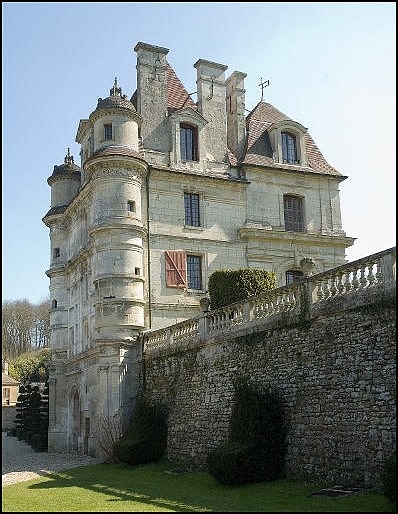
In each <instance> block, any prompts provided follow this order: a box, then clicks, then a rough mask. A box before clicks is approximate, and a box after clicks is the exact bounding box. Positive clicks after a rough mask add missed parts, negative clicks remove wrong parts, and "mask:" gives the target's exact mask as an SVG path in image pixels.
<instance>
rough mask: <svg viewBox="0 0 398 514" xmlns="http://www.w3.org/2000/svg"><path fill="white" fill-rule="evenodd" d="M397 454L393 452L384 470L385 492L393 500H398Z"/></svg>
mask: <svg viewBox="0 0 398 514" xmlns="http://www.w3.org/2000/svg"><path fill="white" fill-rule="evenodd" d="M396 467H397V462H396V455H395V453H393V454H392V455H391V456H390V457H389V458H388V459H387V461H386V462H385V464H384V470H383V493H384V495H385V496H387V498H388V499H389V500H391V501H393V502H395V501H396V475H395V473H396Z"/></svg>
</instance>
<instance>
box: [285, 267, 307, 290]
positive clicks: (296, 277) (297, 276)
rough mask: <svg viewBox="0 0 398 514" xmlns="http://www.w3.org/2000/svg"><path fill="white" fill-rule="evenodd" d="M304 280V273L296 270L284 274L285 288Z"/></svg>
mask: <svg viewBox="0 0 398 514" xmlns="http://www.w3.org/2000/svg"><path fill="white" fill-rule="evenodd" d="M290 278H291V280H290ZM304 278H305V276H304V273H303V272H302V271H301V270H298V269H289V270H286V272H285V282H286V285H287V286H290V285H291V284H295V283H297V282H301V281H302V280H303V279H304Z"/></svg>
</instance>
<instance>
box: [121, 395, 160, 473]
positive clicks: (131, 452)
mask: <svg viewBox="0 0 398 514" xmlns="http://www.w3.org/2000/svg"><path fill="white" fill-rule="evenodd" d="M166 445H167V411H166V409H165V408H164V406H162V405H161V404H160V403H150V402H149V401H147V400H146V399H145V398H141V399H139V400H138V401H137V405H136V409H135V412H134V416H133V419H132V423H131V427H130V430H129V432H128V433H127V435H126V436H124V437H122V438H120V439H119V440H118V441H116V442H115V443H114V445H113V452H114V455H115V457H116V458H117V459H118V460H120V461H121V462H126V463H128V464H143V463H147V462H155V461H157V460H160V459H161V458H162V457H163V455H164V452H165V451H166Z"/></svg>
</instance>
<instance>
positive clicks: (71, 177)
mask: <svg viewBox="0 0 398 514" xmlns="http://www.w3.org/2000/svg"><path fill="white" fill-rule="evenodd" d="M80 172H81V169H80V168H79V166H77V165H76V164H75V163H74V162H73V155H71V154H70V149H69V148H68V152H67V154H66V156H65V159H64V164H61V165H60V166H54V171H53V173H52V175H51V176H50V177H48V179H47V183H48V185H49V186H50V187H51V209H55V208H56V207H63V206H67V205H69V204H70V202H71V201H72V200H73V198H74V197H75V196H76V195H77V193H78V191H79V187H80V183H81V173H80Z"/></svg>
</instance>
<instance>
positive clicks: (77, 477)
mask: <svg viewBox="0 0 398 514" xmlns="http://www.w3.org/2000/svg"><path fill="white" fill-rule="evenodd" d="M175 469H176V466H175V465H173V464H172V463H170V462H167V461H165V460H164V461H160V462H157V463H153V464H145V465H138V466H128V465H126V464H99V465H96V466H85V467H80V468H73V469H70V470H67V471H62V472H60V473H53V474H48V475H45V476H43V477H40V478H35V479H33V480H29V481H27V482H19V483H17V484H14V485H10V486H6V487H3V491H2V493H3V494H2V497H3V498H2V503H3V508H2V512H395V504H394V503H391V502H390V501H389V500H388V499H387V498H386V497H385V496H384V495H383V494H380V493H375V492H371V491H366V492H359V493H355V494H353V495H350V496H346V497H335V498H331V497H313V496H311V493H312V492H315V491H318V490H319V489H322V488H323V487H325V484H317V485H310V484H303V483H299V482H293V481H289V480H277V481H275V482H264V483H261V484H250V485H244V486H239V487H231V486H225V485H221V484H219V483H218V482H217V481H216V480H215V479H214V478H213V477H211V476H210V475H209V474H208V473H205V472H185V473H170V472H168V471H170V470H175ZM329 485H330V484H329Z"/></svg>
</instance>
